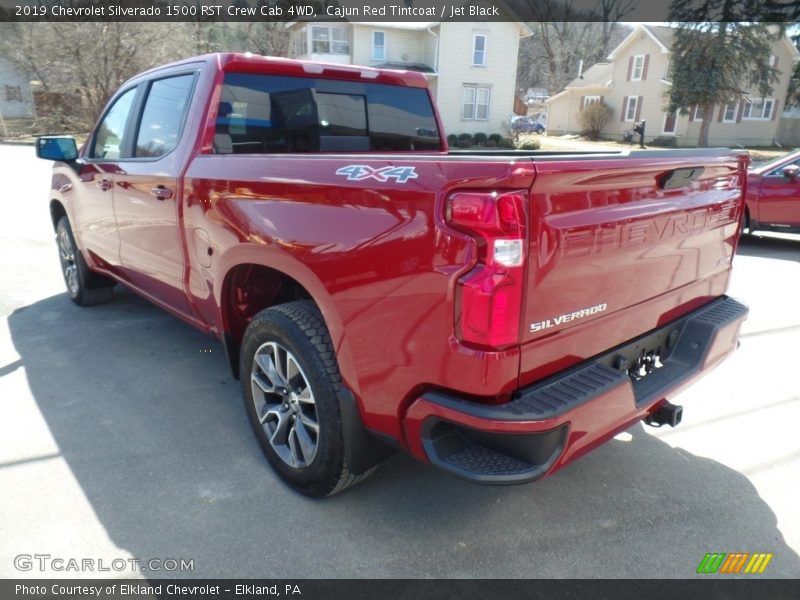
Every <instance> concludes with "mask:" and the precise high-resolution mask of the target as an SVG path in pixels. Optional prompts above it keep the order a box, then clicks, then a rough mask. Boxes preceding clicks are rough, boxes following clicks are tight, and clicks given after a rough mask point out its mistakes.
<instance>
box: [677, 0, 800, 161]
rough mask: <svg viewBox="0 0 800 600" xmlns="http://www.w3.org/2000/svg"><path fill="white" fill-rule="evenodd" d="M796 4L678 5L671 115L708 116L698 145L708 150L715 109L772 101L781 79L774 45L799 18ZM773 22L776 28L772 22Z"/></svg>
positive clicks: (706, 1) (749, 0) (729, 1)
mask: <svg viewBox="0 0 800 600" xmlns="http://www.w3.org/2000/svg"><path fill="white" fill-rule="evenodd" d="M797 11H798V3H797V2H782V1H781V0H701V1H699V2H698V1H697V0H674V1H673V3H672V5H671V7H670V19H671V20H672V21H674V22H676V23H677V24H678V28H677V31H676V32H675V36H674V38H673V43H672V58H671V60H670V74H671V79H672V86H671V87H670V90H669V92H668V94H667V110H668V111H669V112H673V111H679V112H680V113H681V114H684V115H685V114H688V113H689V112H690V111H692V110H694V109H695V107H699V108H700V109H701V110H702V113H703V115H704V118H703V121H702V125H701V127H700V134H699V136H698V140H697V144H698V146H707V145H708V128H709V125H710V123H711V114H712V110H713V108H714V106H715V105H718V104H726V103H730V102H737V101H741V100H744V99H745V97H746V96H747V95H748V92H750V93H751V94H753V93H757V94H758V95H760V96H762V97H763V96H768V95H769V94H770V93H772V90H773V86H774V84H775V83H776V82H777V80H778V73H779V72H778V70H777V69H775V68H773V67H772V66H771V65H770V55H771V46H772V44H773V42H774V41H775V40H776V39H778V38H779V37H780V36H782V35H783V34H784V26H783V25H782V24H780V23H785V22H787V21H789V20H791V19H792V18H796V16H797ZM770 22H772V23H770Z"/></svg>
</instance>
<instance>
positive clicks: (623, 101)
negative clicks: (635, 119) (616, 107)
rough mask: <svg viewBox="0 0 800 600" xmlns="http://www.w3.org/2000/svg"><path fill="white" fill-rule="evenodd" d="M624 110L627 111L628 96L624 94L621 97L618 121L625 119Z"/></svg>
mask: <svg viewBox="0 0 800 600" xmlns="http://www.w3.org/2000/svg"><path fill="white" fill-rule="evenodd" d="M626 112H628V97H627V96H625V97H624V98H623V99H622V110H621V111H620V113H619V120H620V121H624V120H625V113H626Z"/></svg>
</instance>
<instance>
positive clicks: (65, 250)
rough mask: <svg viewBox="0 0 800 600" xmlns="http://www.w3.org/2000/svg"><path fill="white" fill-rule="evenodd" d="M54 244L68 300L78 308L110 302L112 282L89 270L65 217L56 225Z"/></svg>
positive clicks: (112, 290)
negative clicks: (56, 247) (56, 246)
mask: <svg viewBox="0 0 800 600" xmlns="http://www.w3.org/2000/svg"><path fill="white" fill-rule="evenodd" d="M56 244H57V245H58V256H59V259H60V261H61V274H62V275H63V276H64V283H65V284H66V285H67V293H68V294H69V297H70V300H72V301H73V302H74V303H75V304H79V305H80V306H92V305H94V304H104V303H106V302H111V300H113V299H114V289H113V286H114V282H113V281H111V280H109V279H106V278H105V277H102V276H100V275H96V274H94V273H92V272H91V271H90V270H89V266H88V265H87V264H86V261H85V260H84V258H83V255H82V254H81V251H80V250H79V249H78V246H77V244H76V243H75V237H74V236H73V235H72V229H71V228H70V226H69V219H67V217H61V219H60V220H59V221H58V225H56Z"/></svg>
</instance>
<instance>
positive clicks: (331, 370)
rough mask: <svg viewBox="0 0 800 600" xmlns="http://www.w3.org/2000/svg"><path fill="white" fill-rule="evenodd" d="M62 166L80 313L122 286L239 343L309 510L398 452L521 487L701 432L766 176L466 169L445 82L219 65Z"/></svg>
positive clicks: (62, 207)
mask: <svg viewBox="0 0 800 600" xmlns="http://www.w3.org/2000/svg"><path fill="white" fill-rule="evenodd" d="M37 151H38V155H39V156H40V157H42V158H47V159H51V160H56V161H57V162H56V164H55V167H54V173H53V182H52V190H51V201H50V211H51V217H52V223H53V226H54V228H55V230H56V239H57V244H58V247H59V250H60V256H61V265H62V267H63V272H64V279H65V281H66V285H67V289H68V293H69V296H70V297H71V298H72V300H73V301H75V302H76V303H78V304H80V305H84V306H85V305H90V304H96V303H100V302H106V301H109V300H111V299H112V294H113V291H112V287H113V286H114V285H115V284H117V283H121V284H123V285H125V286H126V287H128V288H130V289H132V290H134V291H136V292H137V293H139V294H141V295H142V296H144V297H145V298H147V299H149V300H151V301H153V302H154V303H156V304H158V305H160V306H162V307H163V308H165V309H166V310H168V311H170V312H171V313H173V314H174V315H176V316H178V317H180V318H181V319H184V320H185V321H187V322H189V323H191V324H192V325H194V326H195V327H197V328H199V329H201V330H203V331H206V332H208V333H210V334H213V335H214V336H216V337H217V338H219V339H220V340H222V341H223V342H224V345H225V350H226V352H227V356H228V358H229V360H230V364H231V367H232V369H233V373H234V376H236V377H238V378H239V379H240V380H241V383H242V391H243V395H244V401H245V405H246V408H247V414H248V415H249V419H250V421H251V423H252V426H253V428H254V430H255V433H256V435H257V437H258V440H259V442H260V444H261V446H262V448H263V450H264V453H265V454H266V457H267V459H268V461H269V462H270V463H271V465H272V467H273V468H274V470H275V471H276V472H277V473H278V474H279V475H280V477H281V478H282V479H284V480H285V481H286V482H287V483H289V484H290V485H291V486H292V487H294V488H295V489H296V490H298V491H299V492H301V493H303V494H306V495H309V496H317V497H318V496H325V495H330V494H332V493H335V492H338V491H340V490H342V489H344V488H345V487H347V486H348V485H350V484H352V483H354V482H356V481H358V480H359V479H361V478H363V477H365V476H366V475H368V474H369V473H370V472H371V471H372V470H373V469H374V467H375V466H376V465H377V464H378V463H379V462H380V461H381V460H382V459H383V458H385V457H386V456H387V455H388V454H389V453H391V452H392V451H393V449H403V450H405V451H407V452H409V453H410V454H412V455H413V456H414V457H416V458H417V459H419V460H421V461H424V462H429V463H432V464H434V465H436V466H438V467H441V468H442V469H444V470H446V471H449V472H450V473H453V474H456V475H458V476H461V477H464V478H466V479H468V480H471V481H474V482H479V483H501V484H502V483H520V482H527V481H533V480H535V479H538V478H540V477H542V476H544V475H549V474H552V473H554V472H555V471H557V470H559V469H560V468H562V467H563V466H565V465H566V464H568V463H570V462H571V461H573V460H575V459H576V458H578V457H580V456H581V455H583V454H585V453H587V452H589V451H590V450H592V449H593V448H595V447H597V446H598V445H599V444H601V443H603V442H604V441H606V440H608V439H609V438H611V437H612V436H614V435H616V434H617V433H619V432H621V431H623V430H625V429H626V428H629V427H630V426H631V425H633V424H635V423H637V422H638V421H641V420H645V421H646V422H649V423H652V424H654V425H662V424H670V425H673V426H674V425H676V424H677V423H678V422H679V420H680V417H681V408H680V407H678V406H675V405H673V404H671V403H670V402H669V401H668V399H669V398H670V397H671V396H673V395H674V394H675V393H676V392H677V391H678V390H679V389H681V388H682V387H683V386H685V385H686V384H687V383H689V382H690V381H692V380H693V379H695V378H696V377H697V376H698V375H700V374H701V373H703V372H705V371H707V370H708V369H709V368H711V367H712V366H714V365H716V364H717V363H719V362H720V361H721V360H722V359H723V358H724V357H725V356H726V355H728V354H729V353H730V352H731V351H733V350H734V348H735V347H736V345H737V338H738V334H739V328H740V325H741V323H742V321H743V320H744V318H745V317H746V314H747V309H746V307H744V306H743V305H742V304H739V303H738V302H736V301H735V300H733V299H731V298H728V297H727V296H725V291H726V288H727V285H728V279H729V276H730V271H731V260H732V258H733V255H734V252H735V250H736V244H737V240H738V238H739V235H738V234H739V229H740V225H741V220H742V214H743V206H744V204H743V203H744V200H743V197H742V192H743V187H744V183H745V177H746V171H747V164H748V163H747V161H748V158H747V156H746V155H743V154H736V153H732V152H729V151H727V150H707V151H706V150H693V151H682V150H676V151H651V152H638V151H631V152H627V151H626V152H619V153H613V152H611V153H608V152H606V153H574V154H566V153H548V152H516V151H486V152H480V151H479V152H469V151H464V152H451V151H448V149H447V144H446V142H445V136H444V135H443V132H442V126H441V122H440V120H439V117H438V114H437V112H436V109H435V107H434V105H433V102H432V100H431V96H430V93H429V91H428V89H427V86H426V82H425V79H424V77H423V76H422V75H421V74H418V73H413V72H404V71H391V70H375V69H370V68H362V67H356V66H344V65H332V64H315V63H308V62H299V61H292V60H285V59H277V58H265V57H260V56H252V55H241V54H214V55H209V56H202V57H199V58H194V59H190V60H185V61H182V62H179V63H174V64H171V65H168V66H164V67H160V68H156V69H153V70H150V71H148V72H146V73H143V74H141V75H139V76H137V77H134V78H133V79H131V80H130V81H129V82H127V83H126V84H124V85H123V86H122V88H121V89H120V90H119V91H118V92H117V93H116V94H115V95H114V97H113V98H112V99H111V101H110V103H109V105H108V107H107V108H106V110H105V112H104V114H103V115H102V116H101V118H100V121H99V123H98V125H97V127H96V128H95V130H94V131H93V133H92V134H91V136H90V137H89V139H88V141H87V142H86V144H85V145H84V146H83V147H82V148H81V149H80V150H78V149H77V147H76V145H75V142H74V140H73V139H72V138H66V137H45V138H41V139H40V140H39V141H38V145H37ZM165 367H166V365H165Z"/></svg>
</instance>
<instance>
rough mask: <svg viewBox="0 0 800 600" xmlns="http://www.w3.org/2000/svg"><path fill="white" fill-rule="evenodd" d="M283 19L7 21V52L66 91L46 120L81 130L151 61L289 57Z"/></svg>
mask: <svg viewBox="0 0 800 600" xmlns="http://www.w3.org/2000/svg"><path fill="white" fill-rule="evenodd" d="M288 40H289V34H288V31H287V30H286V27H285V25H284V24H283V23H269V22H243V23H218V22H199V21H194V22H180V23H130V22H128V23H118V22H65V23H59V22H55V23H0V56H3V57H5V58H7V59H8V60H10V61H11V62H12V63H14V64H15V65H16V66H17V67H19V68H20V69H21V70H22V71H24V72H26V73H28V74H30V76H31V78H32V79H35V80H36V81H38V82H39V84H40V88H39V89H40V90H41V91H42V92H45V93H46V94H48V95H49V96H50V97H58V98H61V100H60V105H59V106H58V107H57V109H56V110H54V111H53V113H52V114H51V115H49V121H48V122H46V123H43V124H42V127H44V128H51V129H59V128H62V129H66V128H71V129H81V128H86V127H88V126H90V125H91V124H92V123H94V122H95V120H96V118H97V117H98V115H99V113H100V111H101V110H102V109H103V107H104V106H105V104H106V102H107V101H108V99H109V98H110V97H111V95H112V94H113V93H114V91H115V90H117V88H119V86H120V85H121V84H122V83H123V82H124V81H126V80H127V79H128V78H130V77H132V76H133V75H135V74H136V73H139V72H141V71H143V70H145V69H148V68H150V67H153V66H156V65H159V64H163V63H165V62H169V61H173V60H178V59H181V58H186V57H190V56H195V55H197V54H205V53H208V52H223V51H240V52H254V53H258V54H267V55H272V56H285V55H286V53H287V51H288Z"/></svg>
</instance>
